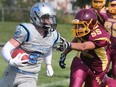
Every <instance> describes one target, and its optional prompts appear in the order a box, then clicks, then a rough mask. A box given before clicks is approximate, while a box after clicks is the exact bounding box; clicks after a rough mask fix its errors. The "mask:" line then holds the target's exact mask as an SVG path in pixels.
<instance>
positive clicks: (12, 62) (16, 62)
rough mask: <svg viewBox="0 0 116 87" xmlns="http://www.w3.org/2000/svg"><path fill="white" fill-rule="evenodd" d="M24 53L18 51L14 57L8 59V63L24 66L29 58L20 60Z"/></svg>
mask: <svg viewBox="0 0 116 87" xmlns="http://www.w3.org/2000/svg"><path fill="white" fill-rule="evenodd" d="M24 55H25V53H22V54H21V53H19V54H18V55H17V56H16V57H15V58H12V59H10V61H9V64H10V65H11V66H15V67H23V66H26V65H27V64H26V62H28V61H29V60H21V58H22V56H24Z"/></svg>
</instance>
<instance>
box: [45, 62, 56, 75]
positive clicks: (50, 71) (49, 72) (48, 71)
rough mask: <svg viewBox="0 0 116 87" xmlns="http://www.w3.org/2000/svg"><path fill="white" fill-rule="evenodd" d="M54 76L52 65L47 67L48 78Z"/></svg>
mask: <svg viewBox="0 0 116 87" xmlns="http://www.w3.org/2000/svg"><path fill="white" fill-rule="evenodd" d="M53 74H54V71H53V68H52V66H51V65H50V64H49V65H47V66H46V75H47V76H53Z"/></svg>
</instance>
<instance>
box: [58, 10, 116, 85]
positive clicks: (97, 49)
mask: <svg viewBox="0 0 116 87" xmlns="http://www.w3.org/2000/svg"><path fill="white" fill-rule="evenodd" d="M72 24H73V28H72V31H73V35H74V36H75V37H74V39H73V40H72V42H71V43H69V42H66V43H64V44H63V45H61V46H60V48H64V52H63V53H62V54H61V57H60V60H59V65H60V67H61V68H65V63H64V61H65V59H66V55H67V54H68V53H69V52H71V51H72V50H76V51H78V52H80V56H79V57H78V55H76V56H75V57H74V59H73V61H72V64H71V68H70V69H71V72H70V87H82V85H83V83H84V82H85V86H84V87H105V85H106V82H107V76H106V73H107V71H108V68H109V64H110V55H109V53H108V52H107V48H108V46H109V44H110V40H109V38H110V35H109V34H108V33H107V31H106V30H105V29H104V27H103V26H102V25H101V24H100V23H99V22H98V19H97V15H96V13H95V12H94V11H92V10H90V9H83V10H80V11H79V12H77V14H76V16H75V19H74V20H73V21H72ZM60 48H59V49H60ZM108 81H109V80H108ZM113 87H116V86H113Z"/></svg>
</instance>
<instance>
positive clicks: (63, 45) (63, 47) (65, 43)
mask: <svg viewBox="0 0 116 87" xmlns="http://www.w3.org/2000/svg"><path fill="white" fill-rule="evenodd" d="M60 39H61V44H60V46H57V50H59V51H64V50H66V49H68V48H70V46H71V44H70V43H69V42H68V41H66V40H65V39H64V38H62V37H61V38H60Z"/></svg>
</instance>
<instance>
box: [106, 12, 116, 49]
mask: <svg viewBox="0 0 116 87" xmlns="http://www.w3.org/2000/svg"><path fill="white" fill-rule="evenodd" d="M107 15H108V18H107V20H106V21H105V23H104V27H105V28H106V29H107V30H109V31H110V33H111V37H110V40H111V45H112V47H113V48H116V18H113V17H112V16H111V15H110V14H108V12H107Z"/></svg>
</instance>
